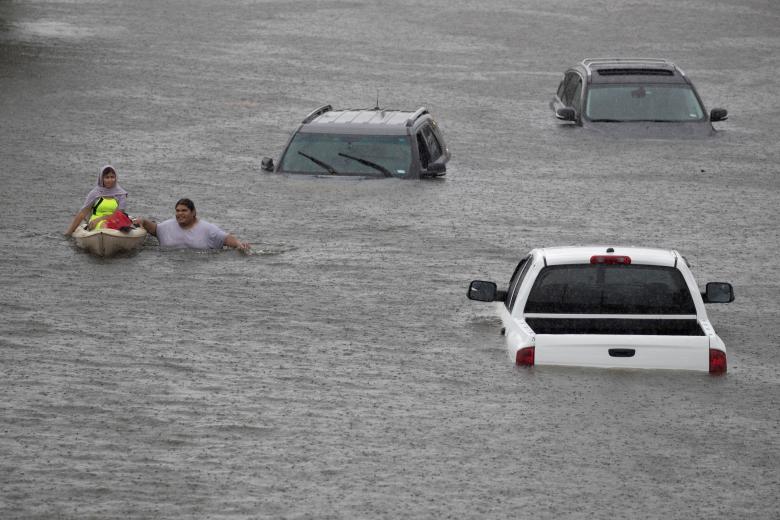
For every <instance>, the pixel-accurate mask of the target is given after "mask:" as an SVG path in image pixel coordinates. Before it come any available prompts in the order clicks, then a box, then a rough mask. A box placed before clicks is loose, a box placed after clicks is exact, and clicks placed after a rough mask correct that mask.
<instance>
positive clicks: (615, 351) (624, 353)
mask: <svg viewBox="0 0 780 520" xmlns="http://www.w3.org/2000/svg"><path fill="white" fill-rule="evenodd" d="M635 353H636V351H635V350H634V349H632V348H611V349H609V355H610V356H612V357H634V354H635Z"/></svg>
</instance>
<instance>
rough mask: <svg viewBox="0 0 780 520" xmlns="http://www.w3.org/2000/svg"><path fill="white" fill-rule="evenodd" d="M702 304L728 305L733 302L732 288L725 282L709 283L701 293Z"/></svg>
mask: <svg viewBox="0 0 780 520" xmlns="http://www.w3.org/2000/svg"><path fill="white" fill-rule="evenodd" d="M702 299H703V300H704V303H729V302H733V301H734V288H733V287H732V286H731V284H730V283H726V282H709V283H708V284H707V288H706V290H705V291H704V292H703V293H702Z"/></svg>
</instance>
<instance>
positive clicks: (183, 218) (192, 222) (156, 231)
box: [136, 199, 250, 251]
mask: <svg viewBox="0 0 780 520" xmlns="http://www.w3.org/2000/svg"><path fill="white" fill-rule="evenodd" d="M136 223H137V224H138V225H140V226H143V227H144V229H146V231H147V232H149V233H150V234H152V235H154V236H156V237H157V240H159V241H160V246H161V247H167V248H171V249H186V248H189V249H222V246H228V247H234V248H236V249H239V250H241V251H247V250H248V249H249V247H250V246H249V244H248V243H246V242H242V241H240V240H239V239H238V238H236V237H235V236H233V235H231V234H230V233H227V232H225V231H223V230H222V229H220V228H219V227H217V226H215V225H214V224H212V223H210V222H206V221H205V220H203V219H199V218H198V216H197V214H196V212H195V204H194V203H193V202H192V201H191V200H190V199H179V200H178V201H177V202H176V217H175V218H169V219H168V220H165V221H163V222H160V223H159V224H157V223H156V222H154V221H152V220H147V219H144V218H139V219H137V220H136Z"/></svg>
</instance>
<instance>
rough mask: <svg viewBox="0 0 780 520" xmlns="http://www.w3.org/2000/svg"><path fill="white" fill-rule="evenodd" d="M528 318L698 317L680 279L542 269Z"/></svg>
mask: <svg viewBox="0 0 780 520" xmlns="http://www.w3.org/2000/svg"><path fill="white" fill-rule="evenodd" d="M525 312H526V313H553V314H696V307H695V305H694V303H693V298H692V297H691V294H690V291H689V290H688V286H687V284H686V283H685V279H684V278H683V276H682V273H680V271H679V270H678V269H676V268H674V267H664V266H650V265H621V264H615V265H611V264H606V265H603V264H602V265H591V264H583V265H580V264H577V265H556V266H549V267H545V268H544V269H542V271H541V272H540V273H539V275H538V276H537V278H536V281H535V282H534V285H533V287H532V288H531V293H530V294H529V296H528V301H527V302H526V305H525Z"/></svg>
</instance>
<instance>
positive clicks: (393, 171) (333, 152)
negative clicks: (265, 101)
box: [280, 132, 412, 177]
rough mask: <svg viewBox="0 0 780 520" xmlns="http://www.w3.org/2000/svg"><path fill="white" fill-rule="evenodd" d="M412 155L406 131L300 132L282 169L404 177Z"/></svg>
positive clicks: (293, 171) (300, 171)
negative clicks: (373, 133) (383, 132)
mask: <svg viewBox="0 0 780 520" xmlns="http://www.w3.org/2000/svg"><path fill="white" fill-rule="evenodd" d="M411 162H412V155H411V146H410V144H409V138H408V137H407V136H405V135H343V134H319V133H304V132H299V133H298V134H296V135H295V137H294V138H293V140H292V142H291V143H290V146H289V147H288V148H287V151H286V152H285V154H284V157H283V158H282V162H281V166H280V170H281V171H283V172H290V173H308V174H314V175H323V174H324V175H327V174H333V175H367V176H380V177H381V176H384V177H389V176H393V177H404V176H406V174H407V173H408V172H409V167H410V166H411Z"/></svg>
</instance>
